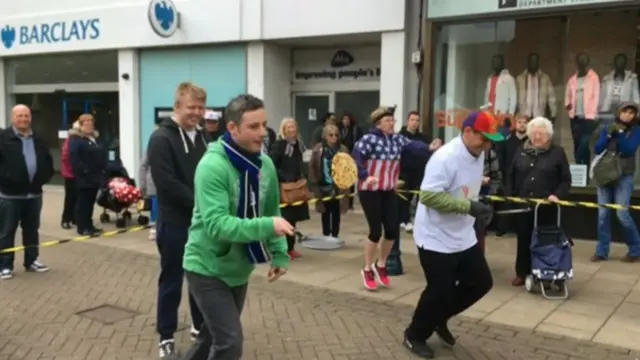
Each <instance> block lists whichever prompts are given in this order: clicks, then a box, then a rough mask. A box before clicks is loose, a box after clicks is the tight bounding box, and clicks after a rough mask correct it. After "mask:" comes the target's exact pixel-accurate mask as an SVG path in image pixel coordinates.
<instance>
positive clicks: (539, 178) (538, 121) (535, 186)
mask: <svg viewBox="0 0 640 360" xmlns="http://www.w3.org/2000/svg"><path fill="white" fill-rule="evenodd" d="M527 136H528V139H527V141H526V142H525V143H524V144H523V146H522V147H521V148H520V150H518V151H517V152H516V153H515V155H514V158H513V163H512V164H511V168H510V170H509V172H508V174H507V178H506V179H505V180H506V184H505V185H506V186H507V196H516V197H526V198H539V199H547V200H548V201H550V202H557V201H558V200H561V199H566V198H567V196H568V195H569V189H570V188H571V172H570V171H569V161H568V160H567V155H566V154H565V152H564V149H563V148H562V147H561V146H559V145H555V144H553V143H552V141H551V139H552V138H553V124H552V123H551V121H549V120H548V119H546V118H544V117H537V118H535V119H533V120H531V121H529V123H528V124H527ZM557 211H558V209H557V208H556V207H555V206H549V205H543V206H540V208H539V209H538V220H537V224H534V212H533V211H531V212H525V213H521V214H518V215H516V218H515V219H514V220H515V222H516V226H517V231H516V233H517V237H518V245H517V253H516V266H515V270H516V277H515V278H514V279H513V281H512V283H511V284H512V285H513V286H521V285H524V280H525V278H526V276H527V275H529V274H530V273H531V250H530V246H531V234H532V233H533V228H534V225H535V226H550V225H556V221H557Z"/></svg>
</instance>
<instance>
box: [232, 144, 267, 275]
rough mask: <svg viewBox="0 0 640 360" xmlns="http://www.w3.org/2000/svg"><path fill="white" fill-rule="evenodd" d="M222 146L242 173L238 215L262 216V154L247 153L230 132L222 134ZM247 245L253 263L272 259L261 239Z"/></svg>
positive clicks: (261, 262)
mask: <svg viewBox="0 0 640 360" xmlns="http://www.w3.org/2000/svg"><path fill="white" fill-rule="evenodd" d="M222 146H223V148H224V151H225V153H226V154H227V157H228V158H229V161H230V162H231V164H232V165H233V166H234V167H235V168H236V170H238V173H240V179H239V180H240V181H239V184H240V192H239V194H240V196H239V198H238V210H237V212H236V216H237V217H239V218H241V219H253V218H257V217H260V168H261V167H262V160H261V158H260V154H247V153H246V152H244V151H242V150H241V149H240V147H239V146H238V145H237V144H236V143H235V141H233V139H232V138H231V134H229V133H228V132H227V133H225V134H224V135H223V136H222ZM245 246H246V251H247V258H248V259H249V262H250V263H251V264H263V263H266V262H268V261H269V260H271V255H270V254H269V252H268V251H267V249H266V247H265V246H264V244H263V243H262V242H261V241H259V240H256V241H253V242H250V243H248V244H245Z"/></svg>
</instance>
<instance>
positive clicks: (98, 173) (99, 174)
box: [69, 114, 107, 235]
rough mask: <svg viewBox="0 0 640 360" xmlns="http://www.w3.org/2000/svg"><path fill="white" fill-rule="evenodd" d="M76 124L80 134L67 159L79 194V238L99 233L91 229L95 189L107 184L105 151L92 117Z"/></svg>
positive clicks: (85, 116) (87, 116) (84, 115)
mask: <svg viewBox="0 0 640 360" xmlns="http://www.w3.org/2000/svg"><path fill="white" fill-rule="evenodd" d="M78 124H79V125H80V134H79V136H77V137H75V138H73V139H71V142H70V143H69V158H70V159H71V168H72V169H73V175H74V176H75V177H76V188H77V191H78V196H77V200H76V222H77V226H78V228H77V231H78V234H80V235H94V234H96V233H99V232H100V231H102V230H101V229H98V228H96V227H95V226H93V220H92V217H93V205H94V203H95V201H96V196H97V195H98V190H100V188H101V187H103V186H104V185H105V184H106V182H107V150H106V149H105V148H104V147H103V146H102V145H101V144H100V143H98V132H97V131H95V120H94V118H93V116H92V115H91V114H82V115H80V117H79V118H78Z"/></svg>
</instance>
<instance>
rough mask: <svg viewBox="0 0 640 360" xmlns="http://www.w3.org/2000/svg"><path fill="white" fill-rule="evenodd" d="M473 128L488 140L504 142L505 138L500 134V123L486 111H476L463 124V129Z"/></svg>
mask: <svg viewBox="0 0 640 360" xmlns="http://www.w3.org/2000/svg"><path fill="white" fill-rule="evenodd" d="M467 127H469V128H471V129H472V130H473V131H476V132H479V133H481V134H482V135H484V137H485V138H487V139H488V140H491V141H494V142H498V141H502V140H504V136H503V135H502V134H501V133H499V132H498V121H497V120H496V118H495V117H494V116H493V115H491V113H489V112H486V111H474V112H472V113H471V114H469V116H467V118H466V119H465V120H464V122H463V123H462V129H463V130H464V128H467Z"/></svg>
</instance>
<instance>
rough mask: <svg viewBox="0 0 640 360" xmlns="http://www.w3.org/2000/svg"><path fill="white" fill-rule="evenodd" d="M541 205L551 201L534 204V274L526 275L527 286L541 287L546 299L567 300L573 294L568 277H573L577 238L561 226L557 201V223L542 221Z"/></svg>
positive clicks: (532, 271)
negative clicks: (539, 212) (573, 248)
mask: <svg viewBox="0 0 640 360" xmlns="http://www.w3.org/2000/svg"><path fill="white" fill-rule="evenodd" d="M540 206H549V205H541V204H537V205H536V207H535V208H534V215H533V219H534V220H533V222H534V228H533V233H532V234H531V248H530V249H531V275H529V276H527V277H526V278H525V288H526V289H527V291H529V292H533V291H534V290H536V289H537V288H538V287H539V288H540V291H541V293H542V296H544V298H545V299H548V300H564V299H566V298H568V297H569V289H568V287H567V281H568V280H571V279H573V256H572V253H571V248H572V246H573V242H572V241H571V239H570V238H569V237H567V236H566V235H565V233H564V231H562V228H561V227H560V222H561V221H560V220H561V208H560V206H559V205H557V220H556V224H553V225H545V226H541V225H540V224H539V223H538V211H539V209H540ZM556 294H557V295H556Z"/></svg>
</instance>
